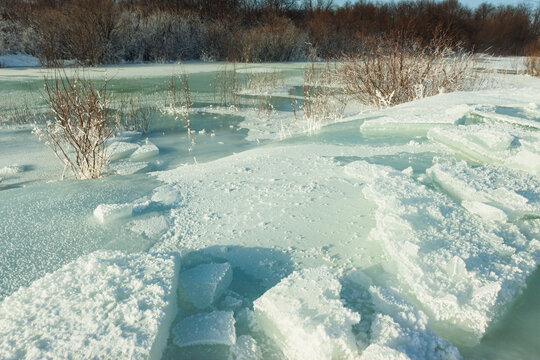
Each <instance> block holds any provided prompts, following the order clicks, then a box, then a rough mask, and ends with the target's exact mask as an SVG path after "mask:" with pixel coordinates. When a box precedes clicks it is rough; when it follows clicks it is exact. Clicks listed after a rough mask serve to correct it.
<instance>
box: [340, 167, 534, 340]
mask: <svg viewBox="0 0 540 360" xmlns="http://www.w3.org/2000/svg"><path fill="white" fill-rule="evenodd" d="M345 170H346V173H348V174H349V175H351V176H353V177H357V178H359V179H360V180H361V181H362V182H364V183H365V184H366V185H365V187H364V188H363V193H364V196H365V197H366V198H367V199H369V200H371V201H374V202H375V203H376V204H377V206H378V209H377V210H376V213H375V219H376V224H377V225H376V228H374V229H373V230H372V232H371V234H370V237H371V238H372V239H373V240H374V241H377V242H379V243H380V244H381V246H382V247H383V249H384V254H385V257H386V259H387V261H386V262H385V263H384V266H385V269H386V271H388V272H389V273H391V274H394V275H395V281H396V282H397V284H398V286H399V288H400V289H401V292H402V295H403V296H405V297H406V298H407V299H408V300H409V301H411V302H412V303H414V304H415V305H416V306H417V307H418V308H419V309H421V310H422V311H423V312H425V313H426V314H427V315H428V316H429V318H430V324H431V325H432V328H433V329H434V330H435V331H436V332H437V333H438V334H439V335H441V336H443V337H445V338H446V339H450V340H452V341H453V342H454V341H455V343H465V344H471V343H474V342H475V341H478V340H479V339H480V338H481V337H482V336H483V335H484V333H485V331H486V329H487V327H488V326H489V325H490V324H491V323H492V322H493V321H495V320H497V319H499V318H500V317H501V316H502V314H504V312H505V311H506V310H507V309H508V307H509V306H510V304H511V303H512V301H513V300H514V299H515V297H516V296H517V295H519V294H520V292H521V291H522V290H523V289H524V288H525V286H526V280H527V277H528V276H529V275H530V274H531V273H532V272H533V271H534V270H535V269H536V267H537V265H538V263H539V259H540V249H539V247H538V246H537V244H535V243H534V242H532V241H528V240H527V239H526V238H525V237H524V236H523V235H522V234H521V233H520V232H519V230H518V229H517V227H515V226H514V225H508V224H498V223H495V222H484V221H482V219H481V218H478V217H471V216H470V214H469V213H468V212H467V211H466V210H465V209H464V208H463V207H461V206H459V205H458V204H456V203H455V202H454V201H452V200H451V199H450V198H449V197H448V196H446V195H445V194H442V193H440V192H437V191H434V190H432V189H430V188H428V187H426V186H424V185H422V184H419V183H417V182H415V181H414V180H413V179H411V178H410V177H408V176H406V175H404V174H402V173H401V172H399V171H396V170H394V169H392V168H389V167H385V166H380V165H372V164H368V163H367V162H363V161H358V162H354V163H351V164H348V165H347V166H346V168H345Z"/></svg>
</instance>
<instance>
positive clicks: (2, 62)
mask: <svg viewBox="0 0 540 360" xmlns="http://www.w3.org/2000/svg"><path fill="white" fill-rule="evenodd" d="M38 66H41V62H40V61H39V59H38V58H36V57H34V56H32V55H26V54H14V55H0V68H12V67H38Z"/></svg>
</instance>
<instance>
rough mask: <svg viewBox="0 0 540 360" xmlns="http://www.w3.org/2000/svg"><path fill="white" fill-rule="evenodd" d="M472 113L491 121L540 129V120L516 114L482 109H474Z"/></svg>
mask: <svg viewBox="0 0 540 360" xmlns="http://www.w3.org/2000/svg"><path fill="white" fill-rule="evenodd" d="M471 115H473V116H478V117H480V118H482V119H484V120H485V121H491V122H498V123H505V124H510V125H517V126H523V127H526V128H531V129H535V130H540V122H538V121H534V120H529V119H524V118H519V117H515V116H509V115H503V114H497V113H494V112H487V111H482V110H474V111H472V112H471Z"/></svg>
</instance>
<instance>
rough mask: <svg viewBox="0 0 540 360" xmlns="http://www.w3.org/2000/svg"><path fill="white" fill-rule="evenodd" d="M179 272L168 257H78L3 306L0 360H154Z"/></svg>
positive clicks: (167, 322)
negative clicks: (87, 359) (83, 359)
mask: <svg viewBox="0 0 540 360" xmlns="http://www.w3.org/2000/svg"><path fill="white" fill-rule="evenodd" d="M178 269H179V261H178V258H177V257H176V256H174V255H172V254H148V253H138V254H126V253H122V252H111V251H109V252H107V251H98V252H94V253H92V254H90V255H87V256H83V257H81V258H79V259H77V260H76V261H74V262H72V263H70V264H68V265H65V266H64V267H62V268H61V269H59V270H57V271H55V272H54V273H52V274H48V275H45V276H44V277H43V278H41V279H39V280H37V281H35V282H34V283H32V285H30V286H29V287H27V288H21V289H19V290H18V291H16V292H15V293H13V294H12V295H10V296H9V297H7V298H5V299H4V301H3V302H2V303H0V358H2V359H6V360H7V359H19V358H21V357H24V358H26V359H82V358H88V357H90V358H107V359H123V358H130V359H159V358H160V357H161V354H162V351H163V349H164V348H165V346H166V343H167V338H168V336H169V327H170V325H171V324H172V321H173V319H174V317H175V314H176V287H177V275H178Z"/></svg>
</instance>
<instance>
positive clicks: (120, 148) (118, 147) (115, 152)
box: [106, 139, 140, 161]
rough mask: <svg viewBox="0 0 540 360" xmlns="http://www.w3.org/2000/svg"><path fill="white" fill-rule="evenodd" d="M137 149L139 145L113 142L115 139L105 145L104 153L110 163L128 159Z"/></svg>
mask: <svg viewBox="0 0 540 360" xmlns="http://www.w3.org/2000/svg"><path fill="white" fill-rule="evenodd" d="M139 147H140V146H139V145H137V144H134V143H130V142H124V141H115V139H113V141H112V142H111V143H110V144H109V145H107V148H106V153H107V156H108V157H109V159H110V160H111V161H116V160H120V159H124V158H127V157H129V156H130V155H131V154H133V153H134V152H135V151H136V150H137V149H139Z"/></svg>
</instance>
